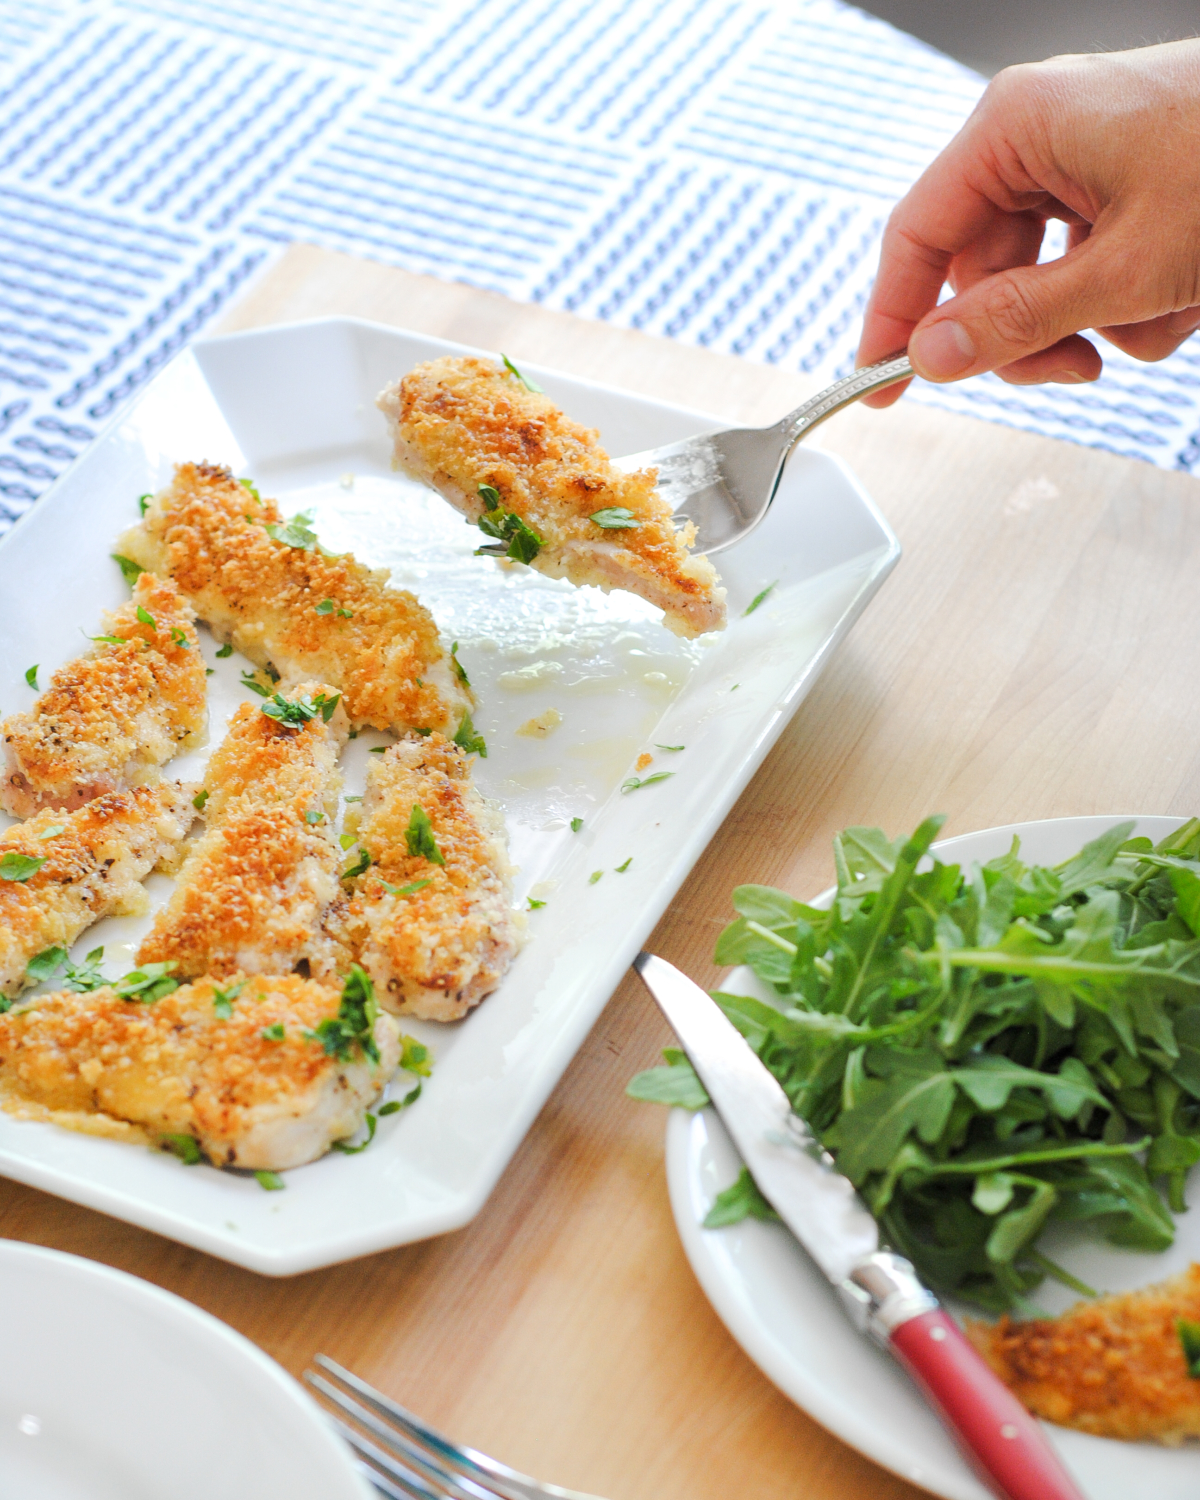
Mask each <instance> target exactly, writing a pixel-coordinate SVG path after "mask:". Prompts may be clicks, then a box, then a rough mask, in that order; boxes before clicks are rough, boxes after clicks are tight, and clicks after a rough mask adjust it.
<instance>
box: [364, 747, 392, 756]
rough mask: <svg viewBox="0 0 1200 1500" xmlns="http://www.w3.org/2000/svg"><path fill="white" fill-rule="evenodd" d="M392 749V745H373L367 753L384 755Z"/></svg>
mask: <svg viewBox="0 0 1200 1500" xmlns="http://www.w3.org/2000/svg"><path fill="white" fill-rule="evenodd" d="M390 749H391V746H390V745H372V746H371V748H370V749H369V750H368V751H367V754H368V755H383V754H384V753H385V752H386V751H388V750H390Z"/></svg>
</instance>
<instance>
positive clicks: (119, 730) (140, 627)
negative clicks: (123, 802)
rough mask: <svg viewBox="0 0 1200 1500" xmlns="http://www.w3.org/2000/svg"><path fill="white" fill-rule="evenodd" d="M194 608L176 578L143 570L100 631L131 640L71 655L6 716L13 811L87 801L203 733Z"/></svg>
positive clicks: (8, 806)
mask: <svg viewBox="0 0 1200 1500" xmlns="http://www.w3.org/2000/svg"><path fill="white" fill-rule="evenodd" d="M139 609H140V610H142V611H143V613H144V614H146V615H148V616H149V617H150V620H151V621H153V623H152V624H147V623H145V622H144V621H142V620H139V619H138V615H137V611H138V610H139ZM195 618H196V617H195V614H194V613H193V611H192V610H191V609H190V608H189V606H188V604H187V603H186V602H185V600H184V599H183V598H182V597H181V595H180V593H179V590H178V589H177V588H176V587H175V585H174V584H173V583H171V582H169V581H164V580H162V579H159V578H156V577H155V576H154V575H153V574H152V573H143V574H142V575H141V576H140V577H139V578H138V579H137V581H136V583H135V584H134V587H133V598H132V599H130V600H129V602H128V603H127V604H123V605H122V606H121V607H120V609H116V610H113V611H112V612H111V613H110V614H107V615H105V617H104V624H103V627H102V631H101V633H102V634H104V635H110V636H118V637H120V639H121V641H122V642H123V644H120V645H114V644H112V643H110V642H104V641H101V642H98V643H97V644H96V646H95V648H94V650H92V651H91V652H90V653H89V654H88V655H87V656H81V657H77V658H76V659H75V660H74V661H70V662H67V664H66V665H65V666H62V667H60V668H59V669H58V671H57V672H55V673H54V676H53V677H52V678H51V680H50V686H49V688H47V690H46V691H45V692H44V693H42V694H41V696H40V697H39V698H38V699H37V701H36V702H35V703H34V705H33V707H32V708H31V709H28V710H27V711H26V712H25V713H19V714H13V715H12V716H11V717H10V718H8V719H6V720H5V721H4V723H3V725H0V734H3V737H4V750H5V758H6V766H5V773H4V776H3V779H2V780H0V806H3V808H4V810H5V812H8V813H12V814H13V815H14V816H15V817H29V816H30V815H31V814H32V813H35V812H36V811H37V810H38V809H39V808H41V807H57V808H63V809H70V808H74V807H79V806H81V805H82V804H83V803H84V802H87V801H88V800H89V799H90V798H92V797H98V796H100V795H101V794H102V793H104V792H112V791H120V790H122V789H123V788H124V787H126V786H129V785H131V784H133V783H136V782H139V781H144V780H145V779H146V778H147V775H148V774H150V773H152V771H153V769H154V768H155V767H157V766H161V765H163V764H164V763H165V762H166V761H168V760H170V758H171V757H172V756H173V755H175V754H176V752H177V751H179V750H181V749H188V748H190V747H191V746H193V745H195V744H198V743H199V742H200V740H201V738H202V736H203V733H204V725H205V683H204V659H203V658H202V656H201V655H200V647H199V641H198V639H197V636H196V630H195V625H194V623H193V622H194V620H195Z"/></svg>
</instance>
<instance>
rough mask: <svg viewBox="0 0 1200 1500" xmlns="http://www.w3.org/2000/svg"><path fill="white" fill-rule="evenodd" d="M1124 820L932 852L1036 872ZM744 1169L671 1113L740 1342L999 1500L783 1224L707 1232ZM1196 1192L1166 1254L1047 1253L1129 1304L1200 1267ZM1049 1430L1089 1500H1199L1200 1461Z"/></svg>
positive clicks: (701, 1118) (981, 1498)
mask: <svg viewBox="0 0 1200 1500" xmlns="http://www.w3.org/2000/svg"><path fill="white" fill-rule="evenodd" d="M1124 821H1125V818H1123V817H1087V818H1053V819H1049V820H1047V821H1044V822H1038V823H1014V824H1010V825H1009V826H1008V827H1005V828H989V829H986V830H985V831H983V832H980V833H969V834H963V835H961V836H960V837H958V838H952V839H945V840H943V841H941V842H940V843H938V844H936V845H935V846H934V848H935V849H936V850H937V852H938V854H939V856H940V857H941V858H942V859H943V860H946V861H949V860H953V861H955V862H956V863H961V864H963V865H967V864H969V863H970V862H971V861H972V860H979V861H981V862H982V861H985V860H989V859H992V858H994V857H995V856H996V855H998V854H1002V853H1004V852H1005V851H1006V850H1007V849H1008V847H1009V845H1010V844H1011V842H1012V838H1013V835H1014V834H1016V835H1019V837H1020V839H1021V848H1022V851H1023V852H1024V853H1025V854H1026V855H1027V856H1028V857H1029V858H1030V859H1031V860H1034V861H1036V862H1038V863H1041V864H1057V863H1059V862H1061V861H1062V860H1064V859H1068V858H1070V856H1071V855H1072V854H1074V853H1075V852H1076V851H1077V850H1078V849H1080V848H1081V847H1082V846H1083V845H1084V844H1086V843H1087V842H1088V840H1089V839H1094V838H1096V837H1097V835H1098V834H1100V833H1102V832H1103V831H1104V830H1105V829H1106V828H1111V827H1112V825H1113V824H1114V823H1121V822H1124ZM1180 821H1181V820H1180V819H1179V818H1159V817H1143V818H1138V820H1137V829H1136V833H1138V834H1145V835H1146V836H1147V837H1149V838H1152V839H1154V840H1156V841H1157V840H1158V839H1161V838H1163V837H1164V836H1165V835H1166V834H1167V833H1169V832H1170V831H1171V830H1172V829H1173V828H1177V827H1178V826H1179V823H1180ZM832 897H833V891H832V890H828V891H825V892H823V893H822V895H820V896H818V897H817V899H816V901H815V902H814V903H813V904H814V905H816V906H827V905H828V904H829V902H830V901H831V900H832ZM722 988H724V989H725V990H727V991H729V992H730V993H732V994H761V990H760V987H759V982H758V980H757V979H756V978H755V976H754V974H753V973H752V972H751V971H750V970H749V969H744V968H739V969H735V970H733V972H732V973H731V974H729V975H728V976H727V978H726V979H725V980H724V981H723V985H722ZM763 998H766V997H765V996H764V997H763ZM740 1169H741V1159H740V1157H739V1156H738V1154H737V1151H736V1148H735V1147H734V1145H733V1143H732V1141H731V1140H730V1138H729V1136H728V1134H727V1133H726V1131H725V1129H724V1127H723V1126H722V1124H721V1122H720V1120H719V1119H718V1117H717V1115H716V1113H715V1112H714V1111H713V1110H711V1109H705V1110H701V1111H699V1112H698V1113H696V1114H691V1113H689V1112H688V1111H687V1110H683V1109H673V1110H672V1111H671V1115H670V1119H669V1121H668V1124H667V1178H668V1183H669V1187H670V1194H671V1207H672V1210H673V1212H674V1215H675V1223H676V1225H677V1226H678V1229H679V1234H680V1238H681V1239H682V1240H683V1245H684V1249H685V1250H686V1252H687V1256H688V1259H689V1260H690V1261H691V1264H692V1269H693V1270H694V1271H695V1273H696V1276H697V1277H698V1279H699V1281H700V1284H701V1286H702V1287H703V1288H704V1291H705V1293H706V1294H707V1296H708V1299H709V1301H710V1302H711V1303H712V1305H713V1307H714V1308H715V1309H716V1311H717V1313H718V1315H719V1316H720V1318H721V1319H722V1321H723V1322H724V1324H725V1326H726V1327H727V1328H728V1329H729V1331H730V1333H732V1334H733V1336H734V1338H735V1339H737V1341H738V1343H739V1344H741V1346H742V1348H743V1349H745V1351H746V1353H747V1354H748V1355H749V1356H750V1358H751V1359H752V1360H753V1361H754V1362H755V1364H757V1365H758V1367H759V1369H760V1370H762V1372H763V1374H764V1375H766V1376H767V1377H768V1379H770V1380H772V1381H774V1383H775V1384H776V1385H777V1386H778V1387H779V1389H780V1390H781V1391H783V1392H784V1393H785V1394H786V1395H788V1396H790V1397H791V1398H792V1400H793V1401H795V1403H796V1404H797V1406H800V1407H802V1408H803V1409H804V1410H805V1411H806V1412H808V1414H809V1416H811V1417H813V1418H814V1419H815V1420H816V1421H818V1422H820V1423H821V1425H822V1426H823V1427H827V1428H828V1429H829V1430H830V1431H831V1432H833V1433H836V1434H837V1436H838V1437H840V1438H841V1439H842V1440H843V1441H844V1442H846V1443H849V1444H850V1446H851V1447H853V1448H857V1449H858V1450H859V1451H860V1452H861V1453H865V1454H866V1455H867V1457H868V1458H872V1459H874V1460H875V1462H876V1463H878V1464H882V1465H883V1466H884V1468H887V1469H891V1470H892V1471H893V1472H894V1473H896V1474H899V1475H901V1476H902V1477H903V1478H905V1479H908V1480H911V1482H912V1483H913V1484H919V1485H922V1486H924V1488H925V1489H927V1490H931V1491H932V1492H933V1493H934V1494H935V1495H942V1496H945V1497H946V1500H990V1497H991V1491H990V1490H988V1489H986V1488H985V1487H984V1486H983V1484H982V1483H981V1482H980V1481H979V1480H978V1479H977V1478H976V1477H975V1475H974V1473H973V1472H972V1471H971V1470H970V1469H969V1468H968V1466H967V1464H966V1463H965V1462H964V1460H963V1459H962V1458H961V1457H960V1456H959V1453H958V1450H957V1449H956V1448H955V1446H954V1443H953V1442H952V1440H951V1439H950V1437H949V1436H948V1434H947V1433H946V1430H945V1428H944V1427H942V1425H941V1423H940V1422H939V1421H938V1419H937V1418H936V1417H935V1416H934V1415H933V1413H932V1412H931V1411H930V1409H929V1407H928V1406H927V1405H926V1404H925V1402H924V1401H923V1400H922V1399H921V1397H920V1396H919V1395H918V1394H917V1392H916V1389H915V1387H914V1386H913V1385H912V1383H911V1381H910V1380H909V1379H908V1377H907V1376H906V1375H904V1374H903V1373H902V1371H901V1370H900V1368H899V1366H898V1365H897V1364H896V1363H895V1361H894V1360H893V1359H892V1358H891V1357H890V1356H889V1355H888V1354H886V1353H884V1351H883V1350H881V1349H878V1348H876V1346H875V1345H874V1344H873V1343H871V1342H870V1340H868V1339H866V1338H863V1337H862V1336H861V1335H859V1334H858V1333H856V1332H855V1331H854V1329H853V1328H852V1327H851V1325H850V1323H849V1322H848V1321H847V1319H846V1315H845V1313H844V1312H843V1311H842V1308H841V1304H840V1303H839V1302H838V1300H837V1297H836V1295H835V1293H834V1292H833V1289H832V1288H831V1287H830V1286H829V1284H828V1282H827V1281H826V1280H825V1278H824V1277H823V1276H822V1275H821V1273H820V1272H819V1271H818V1270H817V1268H816V1266H815V1265H814V1264H813V1262H812V1261H810V1260H809V1258H808V1256H807V1255H806V1254H805V1252H804V1250H803V1249H801V1247H800V1244H799V1242H798V1241H796V1240H795V1239H793V1238H792V1236H791V1235H790V1234H789V1233H788V1231H787V1230H786V1229H785V1228H784V1227H783V1225H782V1224H764V1223H760V1222H757V1221H754V1220H748V1221H746V1222H744V1223H742V1224H737V1225H732V1226H731V1227H729V1228H727V1229H702V1228H701V1227H700V1226H701V1223H702V1221H703V1219H704V1217H705V1215H706V1214H707V1213H708V1211H709V1209H710V1208H711V1206H712V1202H713V1199H714V1198H715V1197H716V1195H717V1194H718V1193H719V1192H721V1191H722V1190H723V1189H725V1188H727V1187H728V1186H729V1185H730V1183H732V1182H733V1181H734V1179H735V1178H736V1177H737V1174H738V1172H739V1171H740ZM1198 1182H1200V1178H1198V1177H1197V1176H1196V1175H1195V1174H1194V1175H1193V1178H1192V1183H1191V1191H1190V1192H1189V1195H1188V1196H1189V1200H1190V1201H1191V1203H1192V1207H1191V1209H1190V1210H1189V1212H1188V1213H1186V1214H1184V1215H1183V1216H1182V1217H1180V1218H1179V1219H1177V1221H1176V1224H1177V1231H1178V1232H1177V1235H1176V1239H1175V1244H1174V1245H1173V1246H1172V1247H1171V1249H1170V1250H1168V1251H1166V1252H1165V1253H1163V1254H1161V1255H1147V1254H1138V1253H1135V1252H1133V1251H1123V1250H1117V1249H1114V1248H1113V1247H1112V1246H1109V1245H1105V1244H1103V1243H1099V1242H1097V1241H1095V1240H1091V1239H1089V1238H1088V1237H1087V1236H1086V1234H1084V1233H1082V1232H1078V1231H1072V1230H1069V1229H1067V1228H1066V1227H1065V1226H1059V1227H1058V1228H1056V1229H1054V1230H1052V1231H1051V1234H1050V1235H1048V1237H1047V1240H1046V1245H1047V1249H1048V1252H1049V1254H1050V1255H1052V1256H1053V1258H1054V1259H1055V1260H1057V1261H1058V1262H1059V1263H1060V1264H1061V1265H1065V1266H1066V1268H1067V1269H1068V1270H1069V1271H1072V1272H1073V1273H1074V1274H1075V1275H1076V1276H1078V1277H1079V1278H1080V1279H1081V1280H1083V1281H1084V1282H1085V1283H1086V1284H1087V1285H1089V1286H1094V1287H1096V1288H1098V1289H1099V1290H1101V1291H1109V1292H1123V1291H1130V1290H1133V1289H1134V1288H1136V1287H1140V1286H1146V1285H1148V1284H1149V1283H1151V1282H1157V1281H1162V1280H1163V1279H1164V1278H1166V1277H1168V1276H1173V1275H1175V1274H1176V1273H1177V1272H1179V1271H1183V1270H1185V1269H1186V1268H1187V1267H1188V1266H1189V1265H1190V1264H1191V1263H1192V1261H1194V1260H1200V1206H1198V1205H1197V1184H1198ZM1035 1300H1036V1301H1037V1302H1038V1303H1039V1304H1040V1305H1041V1306H1043V1307H1044V1308H1045V1310H1046V1311H1047V1313H1050V1314H1054V1313H1059V1312H1062V1311H1064V1310H1065V1309H1066V1308H1067V1307H1069V1306H1070V1305H1071V1304H1072V1303H1074V1302H1076V1301H1077V1300H1078V1298H1077V1297H1076V1296H1075V1294H1074V1293H1073V1292H1069V1291H1067V1290H1066V1288H1064V1287H1061V1286H1058V1285H1055V1284H1053V1283H1049V1282H1048V1283H1045V1284H1044V1285H1043V1287H1042V1288H1041V1290H1040V1291H1039V1293H1038V1296H1037V1298H1036V1299H1035ZM952 1310H953V1311H954V1312H955V1313H956V1314H961V1313H962V1312H963V1311H964V1309H962V1308H960V1307H955V1308H953V1309H952ZM1043 1426H1044V1430H1045V1432H1046V1433H1047V1435H1048V1436H1049V1437H1050V1439H1051V1441H1052V1442H1053V1444H1054V1446H1055V1448H1056V1449H1057V1450H1058V1452H1059V1453H1060V1454H1061V1455H1062V1458H1063V1460H1064V1462H1065V1463H1066V1464H1067V1466H1068V1467H1069V1469H1070V1470H1071V1473H1072V1474H1073V1475H1074V1477H1075V1479H1076V1480H1077V1481H1078V1483H1079V1485H1080V1486H1081V1488H1082V1489H1083V1492H1084V1493H1085V1494H1086V1495H1087V1496H1088V1497H1089V1500H1140V1497H1142V1496H1147V1497H1148V1496H1153V1497H1154V1500H1195V1496H1196V1494H1197V1493H1198V1492H1200V1448H1196V1447H1194V1446H1191V1447H1185V1448H1174V1449H1172V1448H1163V1447H1160V1446H1159V1445H1157V1444H1152V1443H1119V1442H1115V1441H1112V1440H1111V1439H1107V1438H1096V1437H1089V1436H1088V1435H1087V1434H1085V1433H1081V1432H1070V1431H1068V1430H1067V1429H1065V1428H1062V1427H1053V1426H1050V1425H1049V1424H1043Z"/></svg>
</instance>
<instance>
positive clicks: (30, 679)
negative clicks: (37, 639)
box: [25, 662, 39, 693]
mask: <svg viewBox="0 0 1200 1500" xmlns="http://www.w3.org/2000/svg"><path fill="white" fill-rule="evenodd" d="M37 674H38V663H37V662H34V664H33V666H32V667H30V669H29V670H28V672H26V673H25V681H26V682H27V683H28V684H29V686H30V687H31V688H32V689H33V690H34V692H35V693H36V692H38V690H39V689H38V680H37Z"/></svg>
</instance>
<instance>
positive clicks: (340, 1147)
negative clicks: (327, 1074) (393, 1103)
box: [332, 1105, 387, 1156]
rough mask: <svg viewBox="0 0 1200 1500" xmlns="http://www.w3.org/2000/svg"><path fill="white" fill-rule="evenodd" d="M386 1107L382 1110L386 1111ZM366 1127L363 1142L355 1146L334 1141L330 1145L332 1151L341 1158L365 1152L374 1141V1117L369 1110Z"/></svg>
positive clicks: (381, 1111)
mask: <svg viewBox="0 0 1200 1500" xmlns="http://www.w3.org/2000/svg"><path fill="white" fill-rule="evenodd" d="M386 1107H387V1106H386V1105H385V1106H384V1108H385V1109H386ZM379 1113H380V1114H382V1113H383V1110H382V1109H381V1110H380V1111H379ZM366 1125H367V1138H366V1140H365V1141H359V1143H358V1145H357V1146H351V1145H348V1144H347V1142H345V1141H334V1142H333V1143H332V1144H333V1149H334V1150H335V1151H340V1152H341V1153H342V1155H343V1156H357V1155H358V1153H359V1152H360V1151H365V1150H366V1149H367V1147H368V1146H369V1145H370V1144H371V1142H372V1141H373V1140H374V1139H375V1116H374V1115H373V1114H372V1113H371V1111H370V1110H368V1111H367V1120H366Z"/></svg>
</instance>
